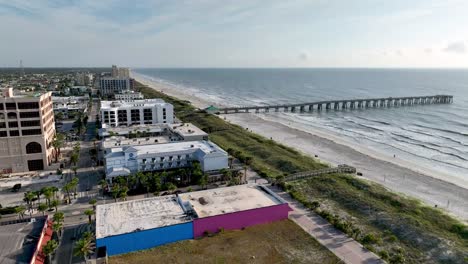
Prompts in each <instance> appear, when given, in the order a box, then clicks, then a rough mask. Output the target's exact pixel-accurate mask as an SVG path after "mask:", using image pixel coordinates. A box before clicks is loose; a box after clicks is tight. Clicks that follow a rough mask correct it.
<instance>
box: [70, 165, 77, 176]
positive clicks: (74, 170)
mask: <svg viewBox="0 0 468 264" xmlns="http://www.w3.org/2000/svg"><path fill="white" fill-rule="evenodd" d="M75 165H76V164H75ZM71 169H72V171H73V173H74V174H75V177H76V174H77V171H78V167H77V166H73V167H72V168H71Z"/></svg>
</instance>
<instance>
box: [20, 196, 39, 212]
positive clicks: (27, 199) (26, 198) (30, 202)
mask: <svg viewBox="0 0 468 264" xmlns="http://www.w3.org/2000/svg"><path fill="white" fill-rule="evenodd" d="M35 198H36V194H35V193H34V192H31V191H29V192H25V193H24V198H23V201H25V202H26V205H28V210H29V211H30V212H31V209H32V206H33V201H34V199H35Z"/></svg>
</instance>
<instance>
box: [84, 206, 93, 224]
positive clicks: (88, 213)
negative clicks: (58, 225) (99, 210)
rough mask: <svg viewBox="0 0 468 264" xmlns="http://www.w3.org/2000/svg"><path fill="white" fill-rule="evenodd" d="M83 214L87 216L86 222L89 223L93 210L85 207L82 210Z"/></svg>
mask: <svg viewBox="0 0 468 264" xmlns="http://www.w3.org/2000/svg"><path fill="white" fill-rule="evenodd" d="M84 214H85V215H87V216H88V223H89V224H91V223H92V216H93V214H94V210H92V209H87V210H85V211H84Z"/></svg>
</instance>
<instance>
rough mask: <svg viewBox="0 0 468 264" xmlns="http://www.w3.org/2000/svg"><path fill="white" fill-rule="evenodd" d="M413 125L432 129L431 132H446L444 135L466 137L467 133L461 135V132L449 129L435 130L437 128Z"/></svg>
mask: <svg viewBox="0 0 468 264" xmlns="http://www.w3.org/2000/svg"><path fill="white" fill-rule="evenodd" d="M414 125H415V126H417V127H421V128H427V129H433V130H437V131H441V132H446V133H450V134H454V135H459V136H465V137H466V136H468V133H463V132H459V131H454V130H450V129H443V128H437V127H431V126H425V125H419V124H414Z"/></svg>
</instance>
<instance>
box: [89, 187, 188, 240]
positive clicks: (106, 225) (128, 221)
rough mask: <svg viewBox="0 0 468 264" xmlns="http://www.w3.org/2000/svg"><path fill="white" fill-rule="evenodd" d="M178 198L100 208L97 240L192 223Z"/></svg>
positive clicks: (113, 204) (168, 196) (135, 201)
mask: <svg viewBox="0 0 468 264" xmlns="http://www.w3.org/2000/svg"><path fill="white" fill-rule="evenodd" d="M189 221H190V218H189V217H188V216H187V215H186V214H185V213H184V210H183V209H182V207H181V206H180V205H179V203H178V202H177V197H176V196H175V195H166V196H161V197H153V198H147V199H142V200H133V201H125V202H119V203H111V204H104V205H98V206H97V207H96V238H104V237H108V236H115V235H120V234H126V233H131V232H134V231H137V230H147V229H154V228H158V227H163V226H169V225H175V224H180V223H186V222H189Z"/></svg>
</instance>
